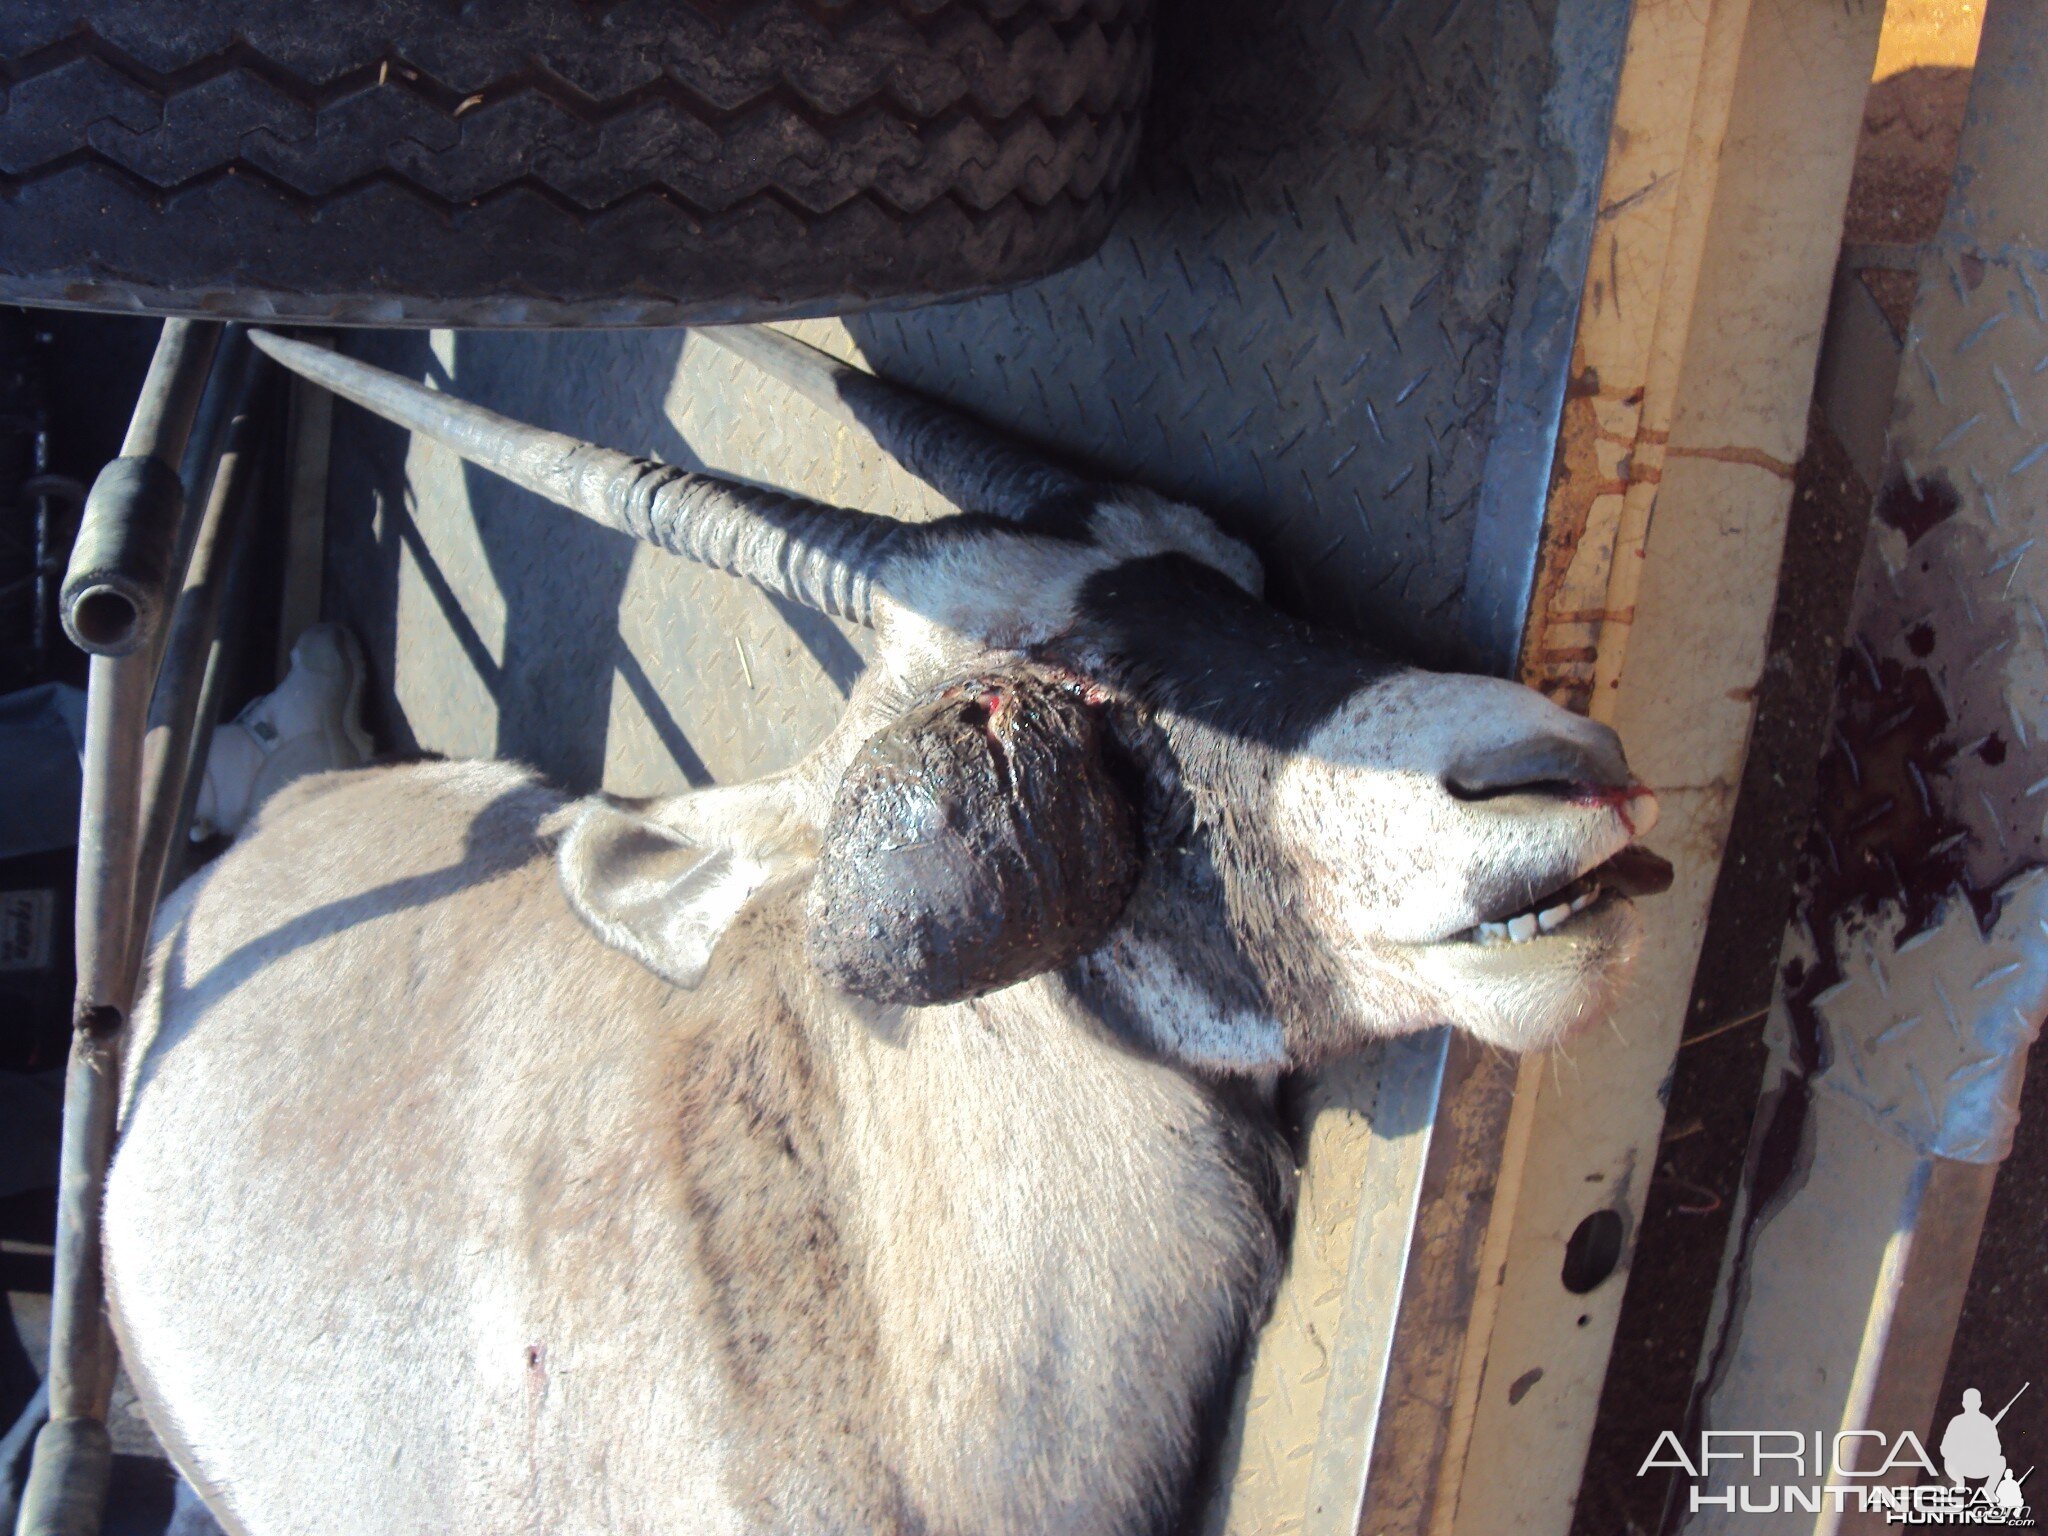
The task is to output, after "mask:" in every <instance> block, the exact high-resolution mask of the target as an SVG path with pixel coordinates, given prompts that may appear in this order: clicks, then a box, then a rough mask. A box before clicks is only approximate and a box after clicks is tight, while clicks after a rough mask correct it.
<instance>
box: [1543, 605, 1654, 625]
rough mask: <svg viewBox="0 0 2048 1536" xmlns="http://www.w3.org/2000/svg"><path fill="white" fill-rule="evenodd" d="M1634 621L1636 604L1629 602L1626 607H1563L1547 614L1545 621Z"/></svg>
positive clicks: (1553, 622) (1615, 622)
mask: <svg viewBox="0 0 2048 1536" xmlns="http://www.w3.org/2000/svg"><path fill="white" fill-rule="evenodd" d="M1635 621H1636V606H1635V604H1634V603H1630V604H1629V605H1628V606H1627V607H1626V608H1564V609H1560V610H1559V611H1558V612H1556V613H1553V614H1551V615H1549V617H1548V619H1547V621H1546V622H1548V623H1551V624H1633V623H1635Z"/></svg>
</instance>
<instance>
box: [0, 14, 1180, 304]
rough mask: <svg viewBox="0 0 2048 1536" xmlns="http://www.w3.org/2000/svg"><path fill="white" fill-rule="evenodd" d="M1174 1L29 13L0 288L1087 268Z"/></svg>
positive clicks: (710, 282)
mask: <svg viewBox="0 0 2048 1536" xmlns="http://www.w3.org/2000/svg"><path fill="white" fill-rule="evenodd" d="M1150 9H1151V0H614V3H604V0H488V3H484V0H468V3H451V0H8V3H7V4H6V5H5V6H4V8H0V85H4V88H5V93H6V94H5V102H4V110H0V300H5V301H14V302H18V303H27V304H56V305H65V306H72V307H80V308H92V309H129V310H141V311H149V312H156V313H182V314H212V315H218V316H240V317H247V318H259V319H269V320H305V321H319V322H324V323H330V324H367V325H407V324H416V325H427V324H444V325H499V326H502V325H636V324H674V323H681V322H690V321H726V320H741V319H759V318H767V317H772V316H787V315H799V314H819V313H830V312H837V311H844V310H851V309H858V308H861V307H864V306H866V305H870V304H874V303H878V302H883V301H913V300H921V299H931V298H938V297H943V296H953V295H959V294H962V293H971V292H979V291H986V290H988V289H992V288H996V287H1001V286H1004V285H1007V284H1010V283H1015V282H1019V281H1022V280H1024V279H1027V278H1031V277H1035V276H1038V275H1041V274H1043V273H1045V272H1049V271H1052V270H1054V269H1055V268H1057V267H1060V266H1063V265H1065V264H1067V263H1069V262H1072V261H1075V260H1078V259H1079V258H1080V257H1082V256H1085V255H1087V254H1088V253H1089V252H1090V251H1092V250H1093V249H1094V248H1095V246H1096V245H1097V244H1099V243H1100V241H1101V239H1102V237H1103V235H1104V234H1105V233H1106V232H1107V229H1108V227H1109V221H1110V219H1111V217H1112V215H1113V214H1114V212H1115V204H1116V201H1117V198H1118V196H1119V195H1120V193H1121V192H1122V190H1123V186H1124V183H1125V182H1126V181H1127V180H1128V179H1129V175H1130V171H1131V167H1132V163H1133V160H1134V158H1135V154H1136V148H1137V136H1138V122H1139V114H1140V111H1141V109H1142V107H1143V103H1144V97H1145V94H1146V90H1147V87H1148V84H1149V80H1150V72H1151V27H1150Z"/></svg>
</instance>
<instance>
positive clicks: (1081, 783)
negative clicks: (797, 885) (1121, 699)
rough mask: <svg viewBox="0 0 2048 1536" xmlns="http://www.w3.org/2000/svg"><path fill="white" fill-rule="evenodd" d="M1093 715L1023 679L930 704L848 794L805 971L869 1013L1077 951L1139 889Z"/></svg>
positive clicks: (828, 836)
mask: <svg viewBox="0 0 2048 1536" xmlns="http://www.w3.org/2000/svg"><path fill="white" fill-rule="evenodd" d="M1104 746H1105V739H1104V736H1103V733H1102V731H1101V729H1100V727H1099V725H1098V724H1097V722H1096V719H1095V717H1094V715H1093V714H1092V712H1091V711H1090V710H1089V709H1088V707H1087V706H1086V705H1084V704H1083V703H1082V702H1081V700H1079V699H1078V698H1076V697H1075V696H1074V694H1073V693H1072V691H1071V690H1070V689H1069V688H1067V687H1066V686H1065V685H1064V684H1062V683H1061V682H1060V681H1058V680H1057V679H1055V678H1052V677H1049V676H1046V675H1044V674H1042V673H1039V672H1036V671H1031V670H1020V671H1014V672H1006V673H1003V674H1001V675H991V676H983V677H976V678H972V679H968V680H965V681H962V682H958V683H954V684H952V685H950V686H948V687H945V688H943V689H941V690H939V691H938V692H937V693H936V694H935V695H933V696H931V697H930V698H928V699H926V700H925V701H924V702H922V703H920V704H918V705H917V706H915V707H914V708H912V709H910V710H909V711H907V712H906V713H905V714H903V715H902V716H900V717H899V718H898V719H897V720H896V721H895V722H894V723H892V724H891V725H890V726H889V727H888V728H887V729H885V730H883V731H882V732H880V733H879V734H878V735H876V736H875V737H874V738H873V739H871V740H870V741H869V742H868V744H867V745H866V746H865V747H864V748H863V749H862V750H861V752H860V755H859V756H858V757H856V758H855V760H854V762H853V764H852V766H851V767H849V768H848V769H847V772H846V777H845V778H844V779H843V780H842V781H841V783H840V788H839V797H838V800H837V801H836V803H835V804H834V806H833V811H832V819H831V821H830V823H829V824H828V826H827V827H826V831H825V845H824V851H823V854H822V856H821V857H820V859H819V861H818V868H817V873H816V876H815V878H814V879H813V882H812V885H811V892H810V926H809V933H808V938H807V944H808V948H809V953H810V959H811V963H812V964H813V965H814V966H815V967H816V968H817V969H818V971H819V972H820V973H821V974H822V975H824V976H825V977H826V978H827V979H828V980H829V981H831V982H833V983H835V984H836V985H838V986H840V987H842V988H844V989H845V990H846V991H848V992H852V993H854V994H855V995H857V996H860V997H866V998H871V999H873V1000H875V1001H877V1002H886V1003H899V1004H906V1005H912V1006H925V1005H930V1004H935V1003H948V1002H958V1001H960V1000H961V999H963V998H969V997H977V996H980V995H981V994H982V993H985V992H991V991H994V990H995V989H996V988H998V987H1005V986H1008V985H1010V984H1011V983H1013V982H1017V981H1022V980H1024V979H1025V978H1026V977H1030V976H1035V975H1038V974H1040V973H1041V972H1043V971H1047V970H1050V969H1052V968H1053V967H1055V966H1057V965H1059V964H1060V963H1062V962H1063V961H1065V960H1067V959H1069V958H1071V957H1072V956H1075V955H1078V954H1083V953H1086V952H1087V951H1088V950H1090V949H1093V948H1094V947H1095V946H1096V945H1098V944H1100V943H1101V942H1102V940H1103V939H1104V938H1106V937H1107V936H1108V934H1109V930H1110V929H1111V927H1112V926H1113V925H1114V924H1115V922H1116V920H1117V917H1118V915H1119V914H1120V913H1121V911H1122V910H1123V905H1124V901H1125V899H1126V898H1127V897H1128V896H1129V895H1130V892H1131V887H1132V885H1133V884H1134V883H1135V882H1136V879H1137V872H1138V860H1137V849H1136V836H1135V832H1134V828H1133V817H1132V811H1131V806H1130V802H1129V800H1128V798H1127V796H1126V794H1125V792H1124V791H1123V789H1122V787H1121V786H1120V785H1119V784H1118V783H1117V782H1116V779H1115V777H1114V775H1113V774H1112V772H1111V770H1110V768H1109V765H1108V763H1107V762H1106V761H1105V757H1104Z"/></svg>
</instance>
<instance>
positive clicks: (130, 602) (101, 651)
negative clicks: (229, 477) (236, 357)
mask: <svg viewBox="0 0 2048 1536" xmlns="http://www.w3.org/2000/svg"><path fill="white" fill-rule="evenodd" d="M220 336H221V326H220V325H219V324H218V323H217V322H213V321H200V320H166V321H165V322H164V328H163V333H162V335H161V336H160V337H159V338H158V341H157V347H156V356H155V357H154V358H153V359H152V360H151V362H150V365H149V375H148V377H147V378H145V379H144V380H143V383H142V397H141V399H140V400H138V401H137V402H136V406H135V414H134V415H133V416H132V417H130V418H129V422H128V436H127V438H126V439H125V440H124V441H123V443H122V444H121V457H119V458H118V459H115V460H113V461H112V462H111V463H109V464H108V465H107V466H106V467H105V468H104V469H102V470H101V471H100V473H99V477H98V478H97V479H96V480H94V481H93V487H92V492H91V494H90V495H88V496H87V497H86V501H85V516H84V517H83V519H82V520H81V521H80V523H79V527H78V539H77V542H76V543H74V544H73V545H72V547H71V564H70V566H69V568H68V569H67V570H66V571H65V574H64V586H63V589H62V592H61V595H60V597H59V607H60V610H61V613H62V616H63V620H64V632H65V633H66V634H68V635H69V636H70V637H71V640H72V643H73V644H75V645H76V646H77V647H78V648H79V649H80V650H83V651H87V652H90V653H91V654H92V655H95V656H126V655H128V654H129V653H131V652H133V651H135V650H137V649H138V648H141V647H143V646H145V645H147V644H148V643H149V641H150V640H151V639H152V638H153V637H154V636H155V634H156V632H157V630H158V629H159V628H160V627H161V625H162V622H163V616H164V608H165V605H166V604H167V603H168V601H169V597H170V589H171V588H172V586H173V585H174V582H173V580H172V569H171V568H172V566H173V565H175V564H176V560H177V553H178V551H177V530H178V522H179V515H180V513H181V511H182V509H183V503H184V499H185V497H184V484H183V482H182V481H181V480H180V479H179V475H178V470H179V461H180V460H181V459H182V458H183V457H184V453H185V447H186V444H187V443H188V442H189V441H190V440H191V437H192V423H193V419H194V417H195V416H196V415H197V414H198V411H199V402H200V399H201V396H202V395H203V394H204V393H205V390H206V381H207V377H208V374H209V372H210V370H211V368H212V365H213V355H214V352H215V350H216V348H217V347H218V346H219V344H220Z"/></svg>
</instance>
